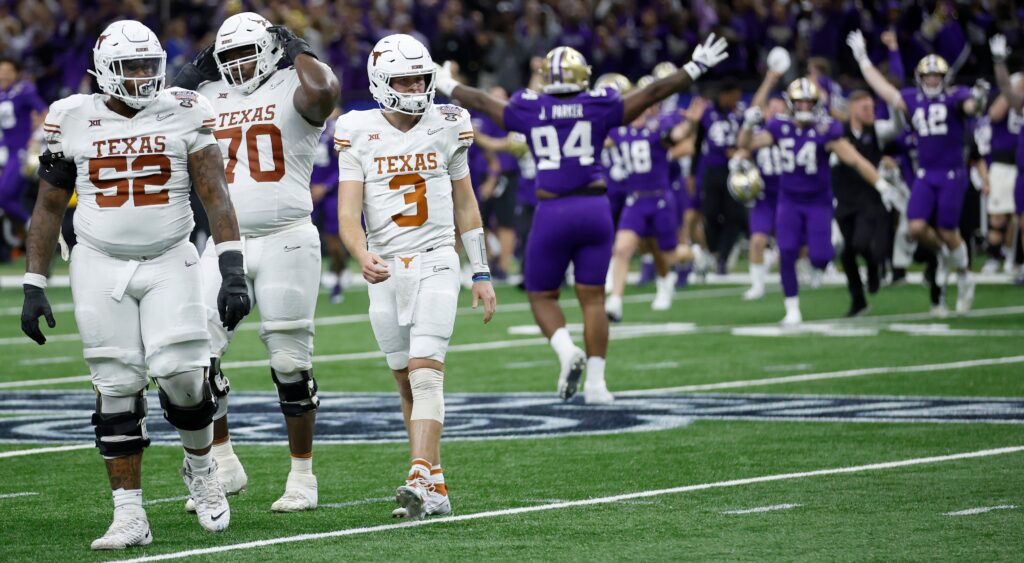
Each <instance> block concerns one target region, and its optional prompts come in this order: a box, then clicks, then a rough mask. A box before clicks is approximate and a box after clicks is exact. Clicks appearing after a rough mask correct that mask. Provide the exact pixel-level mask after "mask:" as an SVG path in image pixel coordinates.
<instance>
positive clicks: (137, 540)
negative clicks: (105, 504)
mask: <svg viewBox="0 0 1024 563" xmlns="http://www.w3.org/2000/svg"><path fill="white" fill-rule="evenodd" d="M151 543H153V533H152V532H150V531H149V520H148V519H147V518H146V511H145V510H143V509H142V508H138V509H135V510H131V509H125V508H122V509H121V510H115V511H114V522H113V523H112V524H110V527H109V528H107V532H106V533H105V534H103V536H102V537H99V538H97V539H95V540H93V542H92V549H94V550H108V549H125V548H128V547H134V546H146V545H149V544H151Z"/></svg>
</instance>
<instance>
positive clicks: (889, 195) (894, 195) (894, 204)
mask: <svg viewBox="0 0 1024 563" xmlns="http://www.w3.org/2000/svg"><path fill="white" fill-rule="evenodd" d="M875 189H876V190H878V195H880V196H882V205H884V206H885V210H886V211H892V210H893V209H896V210H898V211H899V212H900V213H905V212H906V211H907V208H906V206H905V205H904V204H903V198H901V197H900V194H899V192H898V191H896V188H895V187H893V185H892V184H890V183H889V182H886V181H885V179H883V178H879V179H878V181H877V182H875Z"/></svg>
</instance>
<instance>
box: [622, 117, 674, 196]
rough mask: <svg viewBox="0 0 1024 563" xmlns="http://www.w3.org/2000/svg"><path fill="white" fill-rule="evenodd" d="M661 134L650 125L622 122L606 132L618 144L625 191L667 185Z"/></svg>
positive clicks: (665, 188)
mask: <svg viewBox="0 0 1024 563" xmlns="http://www.w3.org/2000/svg"><path fill="white" fill-rule="evenodd" d="M663 136H664V132H663V131H662V130H661V129H652V128H650V127H640V128H637V127H627V126H623V127H617V128H615V129H612V130H611V132H610V133H608V139H610V140H611V142H612V143H613V144H614V146H615V147H616V148H618V150H617V151H616V152H617V153H618V155H619V158H620V159H621V164H622V168H623V169H624V171H625V173H626V178H625V181H624V183H625V188H626V190H627V191H628V192H630V193H634V192H640V191H660V190H667V189H668V187H669V177H668V174H669V166H668V150H666V149H665V146H664V145H663V144H662V142H661V141H662V138H663Z"/></svg>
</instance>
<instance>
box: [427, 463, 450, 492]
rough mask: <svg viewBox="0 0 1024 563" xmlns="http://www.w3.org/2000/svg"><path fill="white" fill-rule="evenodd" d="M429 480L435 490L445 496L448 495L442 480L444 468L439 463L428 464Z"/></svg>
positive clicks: (446, 487) (446, 486)
mask: <svg viewBox="0 0 1024 563" xmlns="http://www.w3.org/2000/svg"><path fill="white" fill-rule="evenodd" d="M430 481H431V482H432V483H434V490H435V491H437V492H438V493H440V494H442V495H445V496H447V495H448V485H446V484H445V482H444V470H443V469H441V466H440V465H431V466H430Z"/></svg>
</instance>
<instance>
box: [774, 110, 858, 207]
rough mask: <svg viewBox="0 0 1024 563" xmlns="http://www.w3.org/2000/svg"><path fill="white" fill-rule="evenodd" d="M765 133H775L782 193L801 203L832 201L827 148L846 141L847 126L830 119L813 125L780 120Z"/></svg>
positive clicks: (823, 118) (820, 120)
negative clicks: (832, 143) (805, 201)
mask: <svg viewBox="0 0 1024 563" xmlns="http://www.w3.org/2000/svg"><path fill="white" fill-rule="evenodd" d="M765 130H767V131H768V132H769V133H771V134H772V137H773V138H774V139H775V146H777V147H778V148H779V166H780V170H781V171H782V173H781V174H780V177H779V189H780V193H781V194H783V195H786V196H793V197H795V198H798V199H801V200H807V199H817V198H822V199H824V198H829V199H831V197H832V186H831V184H830V182H829V165H828V159H829V153H828V150H826V149H825V145H827V144H828V143H831V142H832V141H835V140H837V139H840V138H842V136H843V126H842V125H841V124H840V123H838V122H836V121H833V120H832V119H831V118H828V117H821V118H819V119H818V120H817V121H816V122H814V123H812V124H810V125H809V126H799V125H797V123H796V122H794V121H792V120H790V119H789V118H788V117H778V118H774V119H772V120H770V121H768V123H767V124H766V125H765Z"/></svg>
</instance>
